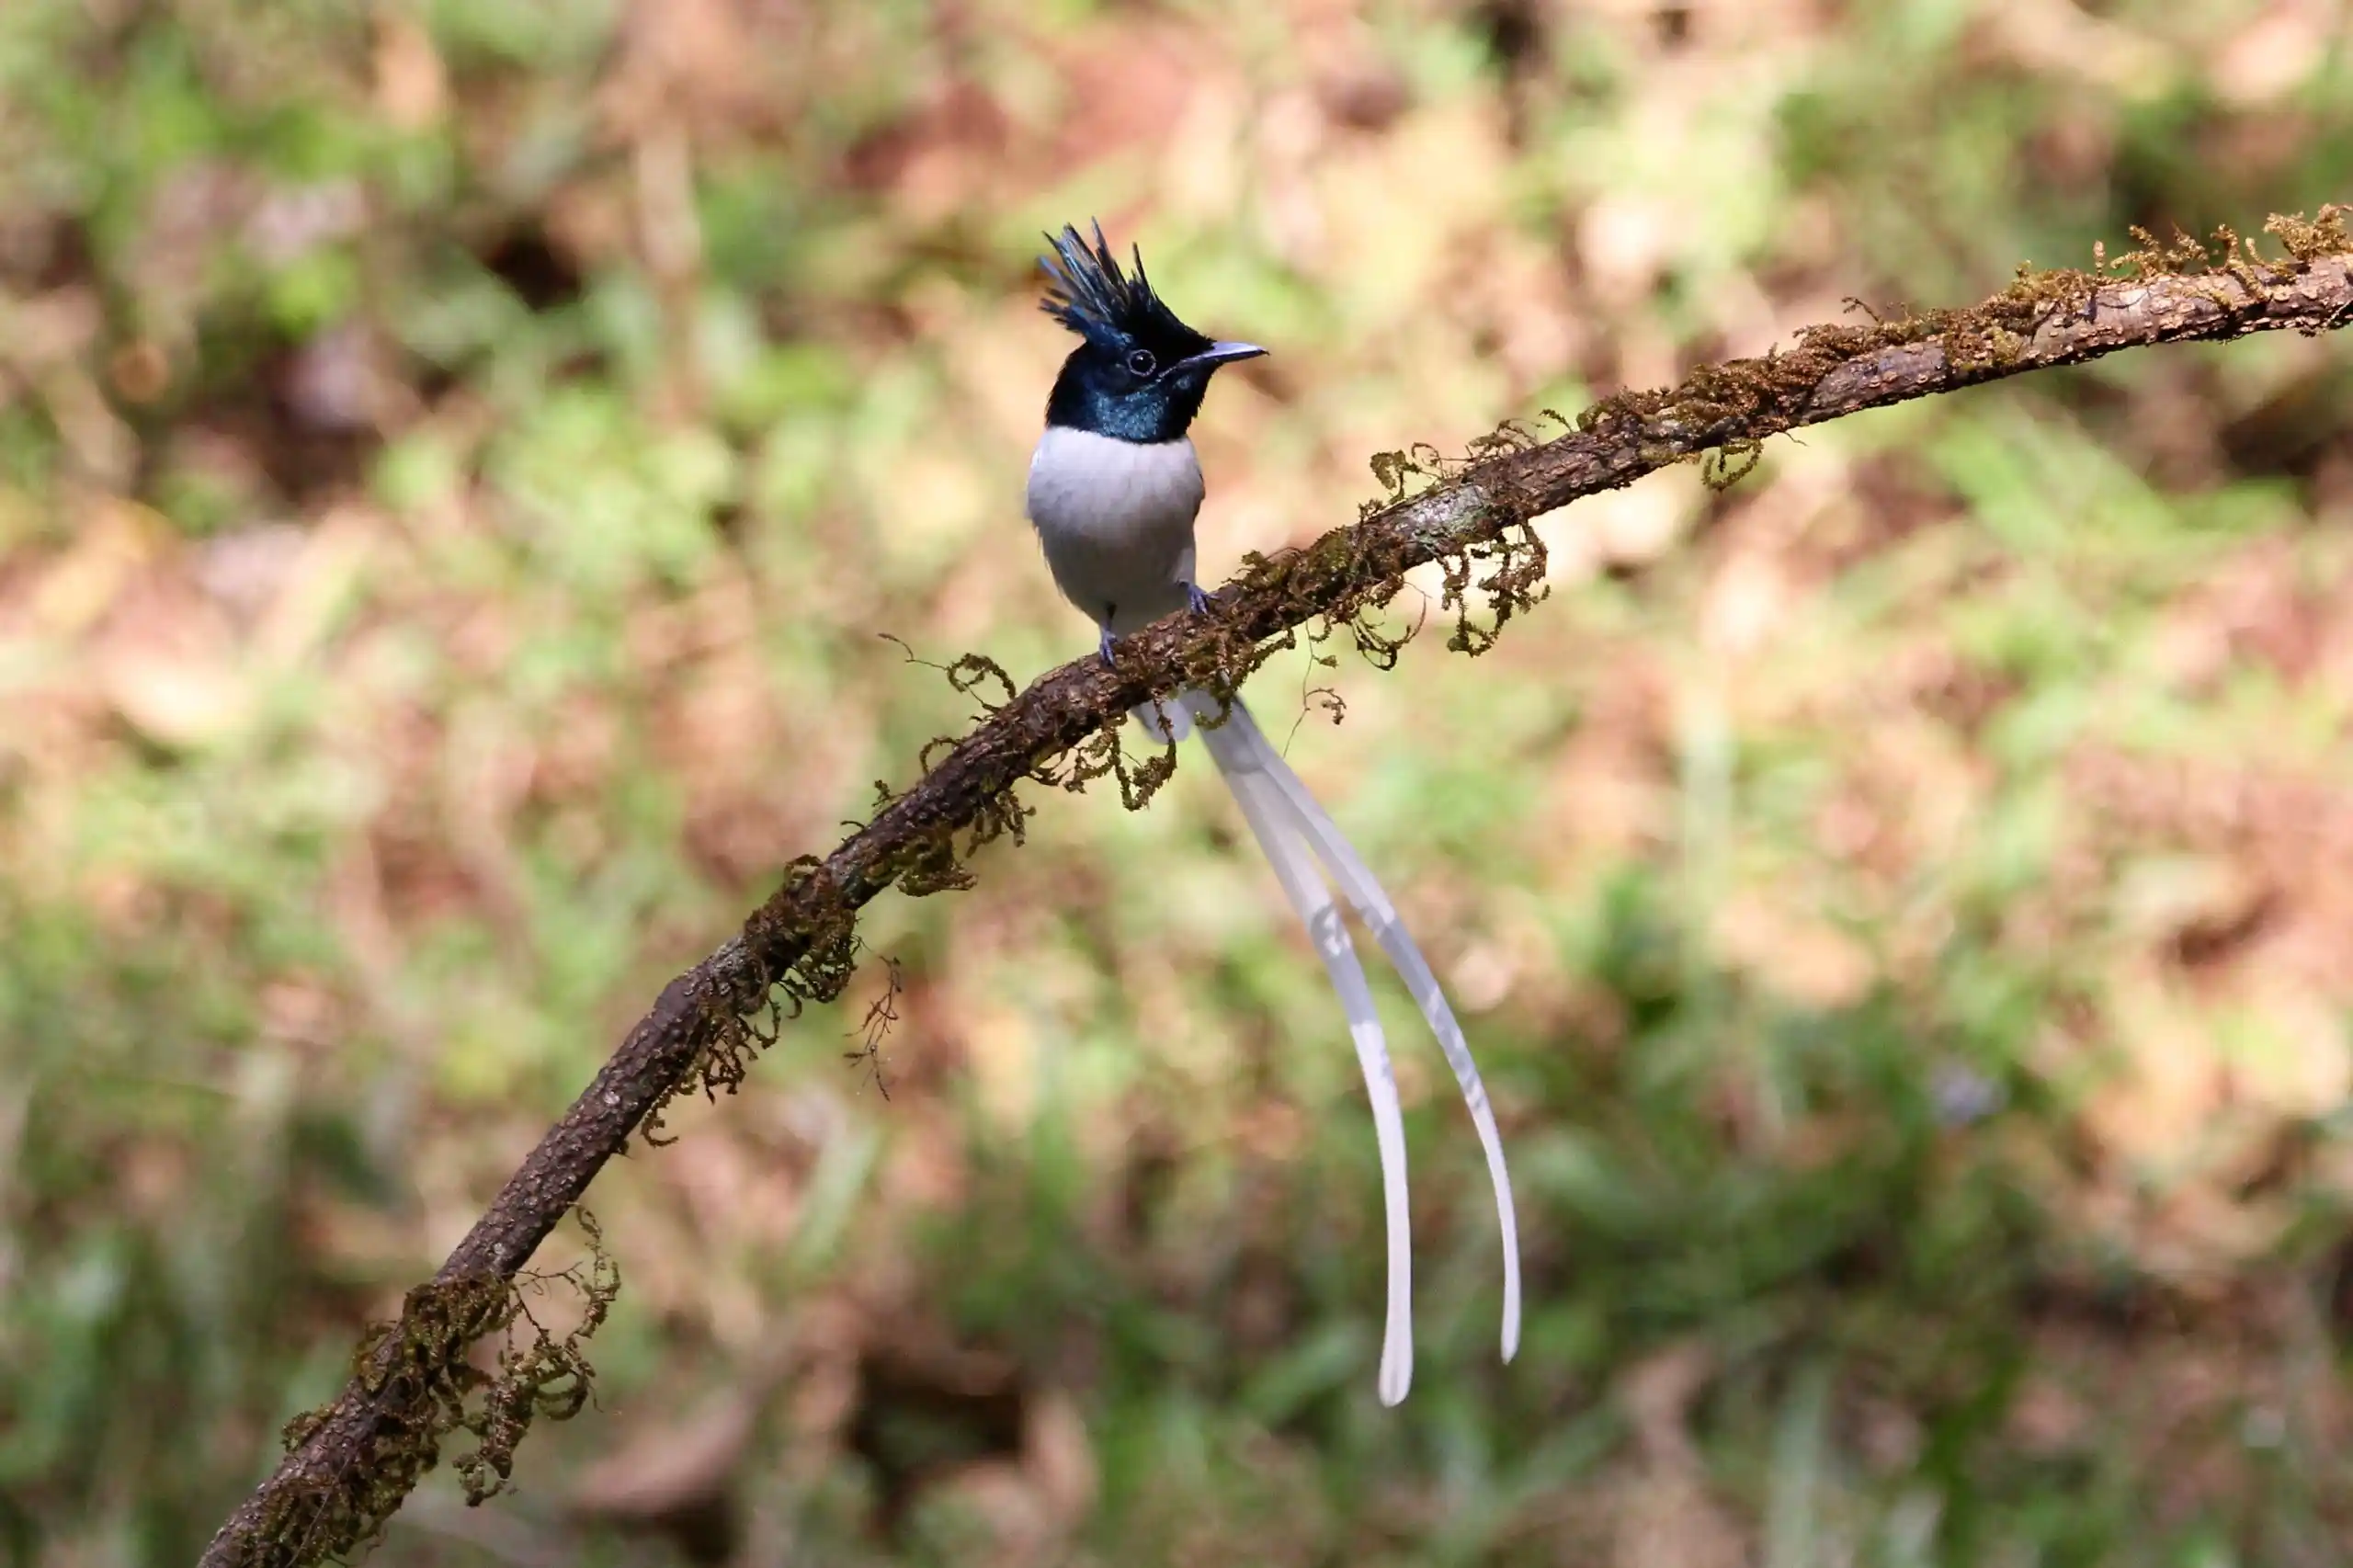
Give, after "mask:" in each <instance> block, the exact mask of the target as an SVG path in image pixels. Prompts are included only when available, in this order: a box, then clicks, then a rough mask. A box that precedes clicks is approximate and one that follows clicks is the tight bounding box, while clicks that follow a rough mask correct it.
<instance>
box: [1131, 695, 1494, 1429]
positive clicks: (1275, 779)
mask: <svg viewBox="0 0 2353 1568" xmlns="http://www.w3.org/2000/svg"><path fill="white" fill-rule="evenodd" d="M1180 701H1181V703H1182V705H1183V706H1184V707H1185V708H1186V709H1187V710H1188V712H1189V714H1190V716H1191V717H1192V718H1194V719H1195V720H1197V721H1203V722H1201V723H1200V724H1199V726H1198V727H1199V730H1200V735H1201V739H1202V741H1203V742H1204V743H1206V744H1208V746H1209V749H1210V755H1211V756H1212V757H1213V758H1214V759H1215V760H1216V762H1217V765H1218V768H1219V771H1220V772H1222V773H1223V774H1224V775H1225V777H1226V779H1227V782H1228V785H1229V787H1230V788H1232V789H1233V795H1234V798H1235V800H1236V801H1244V793H1245V791H1244V788H1243V786H1242V785H1241V784H1240V783H1239V782H1238V781H1239V780H1241V779H1243V778H1250V779H1253V780H1254V781H1255V783H1254V784H1253V786H1252V788H1253V789H1254V790H1256V791H1257V792H1258V795H1259V800H1260V804H1259V806H1258V807H1257V808H1256V809H1257V810H1259V811H1267V810H1270V809H1271V810H1272V811H1273V812H1275V815H1274V816H1273V819H1272V820H1273V822H1274V823H1275V824H1277V825H1279V826H1283V827H1288V828H1289V829H1290V833H1289V834H1288V835H1286V838H1287V841H1289V842H1291V843H1293V844H1294V845H1296V844H1300V843H1303V844H1304V845H1305V846H1306V848H1307V849H1308V850H1309V851H1310V852H1311V853H1312V854H1313V857H1314V858H1315V859H1316V860H1318V861H1321V862H1322V864H1323V868H1324V871H1325V872H1326V873H1327V874H1329V876H1330V877H1331V879H1332V881H1333V883H1334V884H1335V885H1336V886H1337V887H1338V889H1339V891H1340V895H1341V896H1342V897H1343V898H1345V899H1347V901H1348V903H1349V905H1350V906H1351V907H1353V908H1354V909H1355V910H1356V912H1357V917H1358V919H1360V920H1362V921H1363V922H1364V923H1365V926H1366V928H1367V929H1368V930H1370V931H1371V933H1372V935H1373V939H1374V940H1375V941H1377V942H1379V943H1380V944H1381V951H1382V952H1384V953H1386V954H1388V956H1389V961H1390V962H1391V963H1392V964H1393V965H1395V966H1396V969H1397V972H1398V974H1399V976H1400V977H1401V978H1403V979H1404V982H1405V989H1406V990H1407V991H1408V992H1409V993H1410V994H1412V995H1413V998H1414V1003H1415V1006H1417V1007H1419V1008H1420V1009H1421V1013H1422V1017H1423V1018H1424V1019H1425V1020H1427V1022H1428V1024H1429V1027H1430V1032H1431V1033H1432V1034H1435V1035H1436V1036H1438V1048H1439V1050H1441V1051H1444V1052H1445V1054H1446V1062H1447V1065H1448V1066H1449V1067H1450V1068H1452V1069H1453V1070H1454V1080H1455V1082H1456V1084H1458V1085H1461V1090H1462V1103H1463V1104H1464V1106H1466V1107H1467V1108H1469V1109H1470V1112H1471V1120H1472V1125H1473V1126H1474V1127H1475V1128H1476V1129H1477V1130H1478V1133H1479V1144H1480V1147H1481V1148H1482V1149H1483V1150H1484V1151H1485V1152H1486V1156H1487V1177H1488V1180H1489V1181H1490V1183H1492V1184H1493V1186H1494V1187H1495V1221H1496V1224H1497V1226H1498V1228H1499V1229H1500V1230H1501V1232H1502V1235H1503V1250H1504V1312H1503V1358H1504V1359H1505V1360H1506V1361H1508V1360H1510V1359H1511V1358H1512V1357H1513V1356H1515V1355H1516V1354H1518V1350H1519V1316H1520V1311H1519V1221H1518V1216H1517V1213H1516V1211H1515V1210H1514V1207H1513V1204H1512V1192H1511V1172H1510V1170H1509V1168H1508V1167H1506V1165H1505V1163H1504V1145H1503V1138H1502V1135H1501V1134H1500V1133H1499V1132H1498V1131H1496V1129H1495V1109H1494V1108H1493V1107H1492V1106H1491V1105H1490V1104H1489V1103H1488V1100H1487V1089H1486V1085H1485V1084H1484V1083H1483V1081H1482V1080H1481V1079H1480V1076H1479V1067H1478V1063H1477V1062H1474V1061H1473V1060H1472V1055H1471V1043H1470V1041H1468V1040H1465V1039H1464V1038H1463V1036H1462V1028H1461V1025H1460V1024H1458V1023H1456V1022H1455V1018H1454V1009H1453V1008H1451V1007H1450V1006H1448V1005H1447V1000H1446V994H1445V993H1444V992H1443V991H1441V990H1440V989H1439V988H1438V976H1437V975H1435V974H1433V973H1432V972H1431V971H1430V966H1429V960H1427V959H1425V958H1423V956H1422V950H1421V949H1420V948H1418V947H1417V946H1415V942H1414V938H1413V935H1412V934H1411V933H1410V932H1408V931H1407V930H1406V929H1405V926H1404V922H1403V921H1401V920H1399V919H1398V918H1397V908H1396V905H1394V904H1393V903H1391V902H1390V900H1389V895H1388V894H1387V893H1386V892H1382V891H1381V883H1380V882H1379V881H1377V880H1376V879H1375V878H1374V876H1373V874H1372V871H1371V869H1370V868H1369V867H1367V866H1366V865H1365V863H1364V858H1363V857H1361V856H1359V855H1358V853H1357V852H1356V848H1355V846H1352V845H1350V844H1349V843H1348V841H1347V836H1346V835H1343V834H1342V833H1341V832H1340V829H1339V827H1338V825H1337V824H1335V823H1334V822H1333V821H1332V819H1331V817H1330V816H1329V815H1328V814H1327V813H1326V812H1324V808H1323V807H1322V806H1321V805H1319V804H1317V803H1316V800H1315V797H1314V796H1313V794H1311V793H1309V791H1308V788H1307V786H1306V784H1305V783H1303V782H1302V780H1301V779H1300V777H1299V775H1298V774H1296V773H1293V772H1292V771H1291V769H1290V764H1289V763H1287V762H1285V761H1284V760H1283V757H1282V754H1281V753H1280V752H1279V751H1277V750H1276V749H1275V748H1274V745H1273V744H1272V743H1271V742H1269V741H1268V740H1267V737H1266V733H1265V732H1264V731H1262V730H1260V729H1259V728H1258V725H1257V722H1256V721H1255V720H1254V719H1252V718H1251V716H1250V710H1248V709H1247V708H1245V707H1244V706H1243V704H1242V700H1241V699H1239V698H1235V699H1233V704H1232V709H1231V711H1230V712H1229V713H1228V714H1227V716H1226V718H1225V721H1224V722H1222V723H1221V724H1217V725H1216V727H1215V728H1211V727H1210V724H1211V723H1214V722H1215V721H1216V713H1217V706H1216V699H1213V698H1211V697H1208V696H1207V695H1206V694H1203V693H1199V692H1188V693H1186V694H1185V695H1184V697H1183V698H1182V699H1180ZM1171 728H1172V729H1173V728H1174V726H1171ZM1177 733H1181V732H1177ZM1243 811H1244V813H1245V815H1250V814H1251V813H1252V812H1253V807H1252V805H1251V804H1250V803H1248V802H1246V801H1245V802H1244V804H1243ZM1251 826H1252V830H1253V831H1254V832H1256V834H1257V836H1258V841H1259V843H1260V844H1261V845H1262V846H1267V858H1268V859H1269V860H1270V861H1273V862H1274V864H1275V868H1276V875H1277V876H1278V877H1279V878H1282V879H1283V880H1284V883H1285V888H1286V891H1287V892H1288V891H1289V890H1290V876H1289V875H1287V874H1286V873H1285V871H1284V869H1283V860H1282V858H1280V857H1279V856H1278V855H1277V854H1276V852H1275V850H1274V848H1273V847H1272V845H1271V844H1270V842H1269V838H1268V834H1267V830H1266V829H1265V828H1262V827H1260V826H1259V825H1258V823H1257V821H1256V817H1253V820H1252V824H1251ZM1293 853H1294V854H1295V853H1296V851H1295V849H1294V850H1293ZM1310 869H1312V868H1310ZM1316 880H1317V879H1313V878H1311V879H1310V881H1316ZM1315 893H1316V895H1317V896H1319V897H1321V898H1322V899H1323V903H1324V907H1326V908H1329V907H1330V903H1331V900H1330V897H1329V895H1328V894H1325V893H1324V890H1323V889H1322V888H1321V887H1317V888H1316V889H1315ZM1291 902H1292V904H1293V906H1294V907H1296V908H1298V909H1299V910H1300V914H1301V916H1302V918H1303V919H1305V920H1307V922H1308V928H1309V931H1310V933H1311V934H1312V935H1314V934H1316V932H1315V918H1314V916H1313V915H1311V914H1310V913H1309V911H1308V909H1307V907H1306V906H1305V905H1303V904H1302V903H1301V902H1300V896H1299V895H1298V894H1297V893H1296V892H1293V893H1291ZM1334 925H1335V927H1337V923H1336V921H1335V922H1334ZM1341 940H1342V941H1343V943H1345V942H1346V940H1347V937H1346V933H1345V932H1344V931H1343V932H1342V933H1341ZM1316 946H1317V950H1318V951H1319V952H1324V953H1325V958H1324V963H1325V966H1326V967H1327V968H1329V969H1331V970H1332V973H1333V981H1334V983H1335V985H1336V986H1337V987H1338V989H1339V991H1340V1001H1341V1006H1343V1007H1344V1008H1346V1009H1347V1011H1348V1017H1349V1028H1350V1030H1351V1032H1352V1033H1358V1051H1359V1053H1361V1052H1362V1051H1363V1037H1362V1035H1361V1033H1360V1032H1359V1031H1358V1012H1357V1004H1356V1002H1355V1001H1354V1000H1353V999H1352V998H1351V996H1350V994H1349V991H1348V987H1347V984H1346V983H1343V982H1342V980H1341V975H1340V971H1339V970H1338V968H1337V967H1336V966H1335V965H1334V960H1333V959H1332V957H1331V956H1330V953H1329V951H1328V950H1327V949H1325V947H1324V939H1323V937H1321V936H1320V935H1317V936H1316ZM1347 967H1348V970H1349V971H1351V972H1352V973H1353V975H1354V977H1355V983H1356V984H1357V986H1358V988H1359V990H1362V989H1364V971H1363V969H1362V967H1361V966H1360V965H1358V963H1357V962H1356V959H1355V955H1354V953H1353V952H1352V951H1351V952H1349V953H1348V954H1347ZM1362 1016H1363V1017H1364V1018H1365V1019H1366V1020H1367V1021H1368V1022H1369V1024H1370V1029H1371V1038H1372V1040H1373V1041H1374V1045H1375V1048H1376V1049H1379V1046H1380V1040H1381V1033H1380V1023H1379V1021H1378V1019H1376V1018H1374V1017H1373V1015H1372V1011H1371V1007H1370V997H1369V995H1368V996H1367V998H1366V1006H1365V1008H1364V1012H1363V1015H1362ZM1381 1073H1382V1076H1383V1077H1384V1078H1385V1077H1386V1076H1387V1074H1388V1064H1387V1058H1386V1052H1385V1051H1384V1052H1383V1053H1382V1062H1381ZM1366 1082H1367V1084H1368V1085H1370V1084H1371V1082H1372V1073H1371V1069H1370V1065H1368V1067H1367V1069H1366ZM1389 1093H1390V1095H1391V1097H1392V1103H1393V1101H1394V1096H1395V1093H1396V1091H1395V1087H1394V1085H1393V1084H1392V1085H1391V1086H1390V1088H1389ZM1379 1115H1380V1112H1379V1096H1378V1095H1377V1094H1376V1096H1375V1122H1376V1126H1377V1125H1378V1121H1379ZM1382 1163H1383V1165H1384V1169H1385V1167H1386V1165H1387V1160H1386V1157H1385V1153H1384V1158H1383V1162H1382ZM1398 1165H1399V1170H1398V1176H1399V1179H1398V1181H1397V1183H1396V1185H1395V1188H1394V1192H1395V1194H1396V1197H1397V1199H1398V1200H1399V1201H1402V1198H1403V1193H1404V1158H1403V1155H1402V1153H1401V1154H1400V1157H1399V1161H1398ZM1396 1231H1397V1222H1396V1221H1395V1220H1394V1218H1393V1210H1392V1241H1391V1251H1392V1256H1393V1255H1394V1253H1395V1250H1396V1241H1395V1235H1396ZM1390 1278H1391V1285H1392V1295H1393V1291H1394V1289H1395V1282H1396V1279H1397V1278H1398V1271H1397V1270H1396V1268H1395V1267H1393V1266H1392V1269H1391V1273H1390ZM1394 1318H1395V1311H1394V1306H1393V1302H1392V1323H1393V1321H1394ZM1401 1392H1402V1391H1401Z"/></svg>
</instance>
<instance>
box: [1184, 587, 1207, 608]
mask: <svg viewBox="0 0 2353 1568" xmlns="http://www.w3.org/2000/svg"><path fill="white" fill-rule="evenodd" d="M1185 602H1186V603H1187V604H1188V605H1190V606H1191V607H1192V608H1193V613H1194V614H1195V615H1207V614H1209V612H1210V597H1209V595H1207V594H1205V593H1203V592H1201V585H1199V583H1192V582H1188V583H1187V584H1186V585H1185Z"/></svg>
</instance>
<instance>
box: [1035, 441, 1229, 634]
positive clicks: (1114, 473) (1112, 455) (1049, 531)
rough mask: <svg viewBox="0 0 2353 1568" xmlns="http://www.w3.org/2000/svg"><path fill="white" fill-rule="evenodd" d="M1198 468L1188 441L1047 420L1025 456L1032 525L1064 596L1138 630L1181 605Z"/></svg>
mask: <svg viewBox="0 0 2353 1568" xmlns="http://www.w3.org/2000/svg"><path fill="white" fill-rule="evenodd" d="M1200 509H1201V464H1200V460H1199V458H1197V457H1195V456H1194V455H1193V443H1192V442H1191V441H1190V440H1188V439H1187V438H1185V437H1177V438H1176V440H1174V441H1161V442H1156V443H1154V444H1152V445H1149V446H1147V445H1142V444H1140V443H1138V442H1134V441H1121V440H1118V439H1115V438H1114V437H1109V436H1097V435H1092V434H1090V433H1088V432H1087V431H1085V430H1072V429H1068V428H1065V427H1063V426H1048V427H1047V430H1046V433H1045V435H1044V436H1043V437H1040V439H1039V442H1038V449H1037V451H1036V452H1035V453H1034V454H1033V455H1032V456H1031V457H1030V459H1029V521H1030V522H1031V524H1032V525H1034V526H1035V527H1036V528H1037V530H1038V542H1039V544H1040V546H1042V547H1043V548H1044V550H1045V552H1046V566H1047V569H1048V570H1049V571H1051V573H1053V574H1054V585H1055V586H1056V587H1058V588H1060V589H1061V590H1062V591H1063V597H1065V598H1067V599H1069V600H1070V602H1071V603H1073V604H1074V605H1076V606H1077V607H1078V608H1080V609H1082V610H1084V611H1086V614H1087V615H1088V616H1090V617H1091V618H1093V619H1094V620H1095V621H1096V622H1097V624H1098V625H1103V624H1108V626H1109V627H1110V628H1111V630H1112V631H1115V632H1128V631H1134V630H1136V629H1137V628H1138V627H1141V626H1142V625H1144V624H1145V623H1146V622H1148V621H1153V620H1157V619H1159V618H1160V617H1162V616H1164V615H1166V614H1167V613H1168V612H1169V611H1170V610H1173V609H1176V608H1179V607H1180V606H1182V605H1183V604H1184V603H1185V584H1187V583H1188V582H1190V581H1192V580H1193V517H1194V515H1195V514H1197V513H1198V512H1199V511H1200Z"/></svg>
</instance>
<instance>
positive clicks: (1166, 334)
mask: <svg viewBox="0 0 2353 1568" xmlns="http://www.w3.org/2000/svg"><path fill="white" fill-rule="evenodd" d="M1046 238H1047V242H1048V243H1049V244H1051V245H1052V246H1053V247H1054V254H1053V255H1051V256H1040V257H1039V258H1038V259H1039V261H1040V263H1041V264H1043V266H1044V267H1045V269H1046V278H1047V290H1046V299H1045V303H1044V304H1043V306H1042V307H1041V308H1042V309H1043V310H1044V311H1045V312H1046V313H1047V314H1048V315H1050V316H1051V317H1053V318H1054V319H1055V320H1056V321H1058V322H1060V323H1062V324H1063V325H1064V326H1066V327H1068V328H1070V330H1071V331H1073V332H1074V333H1076V334H1078V335H1079V336H1080V337H1081V338H1083V339H1085V341H1084V342H1082V343H1081V344H1080V345H1079V346H1078V347H1076V348H1074V349H1072V350H1071V354H1070V358H1067V359H1065V360H1063V369H1062V374H1061V375H1060V376H1057V377H1056V378H1055V379H1054V392H1053V396H1052V397H1051V398H1050V399H1048V400H1047V403H1046V423H1047V424H1049V425H1060V426H1069V427H1071V428H1074V429H1079V430H1086V431H1091V432H1092V433H1094V434H1096V435H1098V436H1111V437H1117V438H1119V439H1120V440H1123V441H1138V442H1145V443H1151V442H1158V441H1173V440H1175V439H1176V437H1179V436H1182V435H1183V434H1184V433H1185V431H1186V428H1187V427H1188V426H1190V425H1191V424H1192V423H1193V415H1196V414H1198V413H1199V412H1200V408H1201V394H1202V393H1203V392H1207V391H1208V390H1209V384H1210V377H1211V375H1213V374H1214V373H1215V372H1216V370H1217V368H1218V367H1219V366H1220V365H1230V364H1232V363H1233V361H1234V360H1236V359H1250V358H1256V357H1257V356H1258V355H1261V354H1264V353H1265V352H1266V350H1265V349H1263V348H1261V347H1258V346H1257V345H1256V344H1254V343H1222V342H1218V341H1216V340H1214V339H1212V338H1209V337H1206V336H1204V335H1201V334H1200V333H1198V332H1195V331H1194V330H1193V329H1192V328H1191V327H1189V326H1187V325H1186V324H1184V323H1183V322H1181V321H1178V320H1177V319H1176V312H1174V311H1172V310H1170V309H1169V308H1168V307H1167V306H1166V305H1165V304H1164V303H1163V302H1162V301H1161V299H1160V296H1159V295H1157V294H1155V293H1154V292H1153V291H1152V284H1151V283H1150V282H1149V281H1147V280H1146V279H1145V278H1144V275H1143V255H1142V252H1141V251H1137V252H1134V253H1132V254H1133V256H1134V260H1135V272H1134V274H1133V276H1130V275H1128V274H1126V273H1123V272H1121V271H1120V263H1119V259H1118V258H1117V257H1116V256H1113V255H1112V254H1111V247H1110V246H1109V245H1108V244H1106V243H1105V241H1104V238H1103V226H1102V225H1101V224H1099V223H1098V224H1097V225H1096V226H1095V244H1094V246H1093V247H1092V248H1091V249H1090V248H1089V247H1088V245H1087V244H1086V241H1085V240H1084V239H1082V238H1080V237H1079V233H1078V230H1077V229H1076V228H1074V227H1072V226H1068V225H1065V226H1064V227H1063V232H1062V233H1061V235H1060V236H1059V237H1057V236H1055V235H1052V234H1049V235H1047V236H1046Z"/></svg>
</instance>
